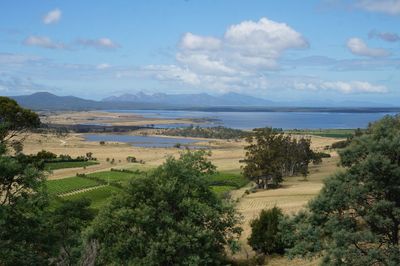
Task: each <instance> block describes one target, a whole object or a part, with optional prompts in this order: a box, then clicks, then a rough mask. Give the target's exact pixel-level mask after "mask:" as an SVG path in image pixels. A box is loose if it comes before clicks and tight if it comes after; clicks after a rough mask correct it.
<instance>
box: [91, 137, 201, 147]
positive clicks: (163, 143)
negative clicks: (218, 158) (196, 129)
mask: <svg viewBox="0 0 400 266" xmlns="http://www.w3.org/2000/svg"><path fill="white" fill-rule="evenodd" d="M84 137H85V139H86V140H87V141H98V142H100V141H105V142H107V141H111V142H125V143H130V144H132V145H133V146H135V147H146V148H172V147H175V145H176V144H177V143H179V144H181V145H182V148H184V147H186V146H187V147H188V148H194V149H197V148H204V147H202V146H196V145H193V144H194V143H195V142H198V141H199V140H196V139H190V138H179V137H176V138H175V137H174V138H170V137H157V136H131V135H119V134H85V135H84Z"/></svg>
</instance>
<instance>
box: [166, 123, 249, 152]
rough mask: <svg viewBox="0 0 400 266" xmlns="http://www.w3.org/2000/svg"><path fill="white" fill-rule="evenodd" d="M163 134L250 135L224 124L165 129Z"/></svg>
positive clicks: (198, 136)
mask: <svg viewBox="0 0 400 266" xmlns="http://www.w3.org/2000/svg"><path fill="white" fill-rule="evenodd" d="M161 134H162V135H169V136H181V137H194V138H212V139H241V138H244V137H246V136H247V135H249V133H248V132H246V131H243V130H239V129H233V128H227V127H223V126H218V127H199V126H193V125H191V126H189V127H183V128H168V129H164V130H162V131H161ZM177 148H178V147H177Z"/></svg>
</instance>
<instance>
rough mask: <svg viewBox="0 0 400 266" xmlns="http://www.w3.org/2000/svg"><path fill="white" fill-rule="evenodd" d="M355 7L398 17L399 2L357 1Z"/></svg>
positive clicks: (395, 0) (383, 0)
mask: <svg viewBox="0 0 400 266" xmlns="http://www.w3.org/2000/svg"><path fill="white" fill-rule="evenodd" d="M355 6H356V7H358V8H360V9H363V10H366V11H370V12H378V13H385V14H389V15H400V0H358V1H357V2H356V4H355Z"/></svg>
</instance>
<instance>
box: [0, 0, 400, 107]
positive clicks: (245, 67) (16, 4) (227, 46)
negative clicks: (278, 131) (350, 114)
mask: <svg viewBox="0 0 400 266" xmlns="http://www.w3.org/2000/svg"><path fill="white" fill-rule="evenodd" d="M399 74H400V0H320V1H295V0H291V1H284V0H282V1H265V0H249V1H244V0H242V1H238V0H226V1H222V0H213V1H211V0H186V1H184V0H174V1H173V0H159V1H155V0H146V1H128V0H126V1H112V2H111V1H98V0H97V1H94V0H85V1H77V0H75V1H50V0H37V1H20V0H12V1H11V0H10V1H7V0H4V1H1V2H0V94H2V95H20V94H30V93H33V92H37V91H49V92H52V93H55V94H58V95H75V96H80V97H85V98H92V99H101V98H103V97H106V96H110V95H119V94H123V93H136V92H139V91H144V92H148V93H154V92H164V93H199V92H206V93H210V94H222V93H226V92H238V93H244V94H248V95H253V96H257V97H262V98H265V99H270V100H275V101H308V102H326V101H330V102H331V101H333V102H342V101H365V102H377V103H381V104H382V105H385V104H391V105H393V104H397V102H398V100H399V99H400V86H399V85H400V75H399Z"/></svg>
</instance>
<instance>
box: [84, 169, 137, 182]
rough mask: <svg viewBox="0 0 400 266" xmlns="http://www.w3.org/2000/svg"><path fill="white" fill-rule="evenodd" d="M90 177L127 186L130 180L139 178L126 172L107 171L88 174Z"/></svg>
mask: <svg viewBox="0 0 400 266" xmlns="http://www.w3.org/2000/svg"><path fill="white" fill-rule="evenodd" d="M87 176H88V177H95V178H98V179H101V180H104V181H106V182H118V183H121V184H127V183H128V182H129V180H132V179H133V178H135V177H137V176H138V174H135V173H126V172H117V171H105V172H98V173H92V174H88V175H87Z"/></svg>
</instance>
